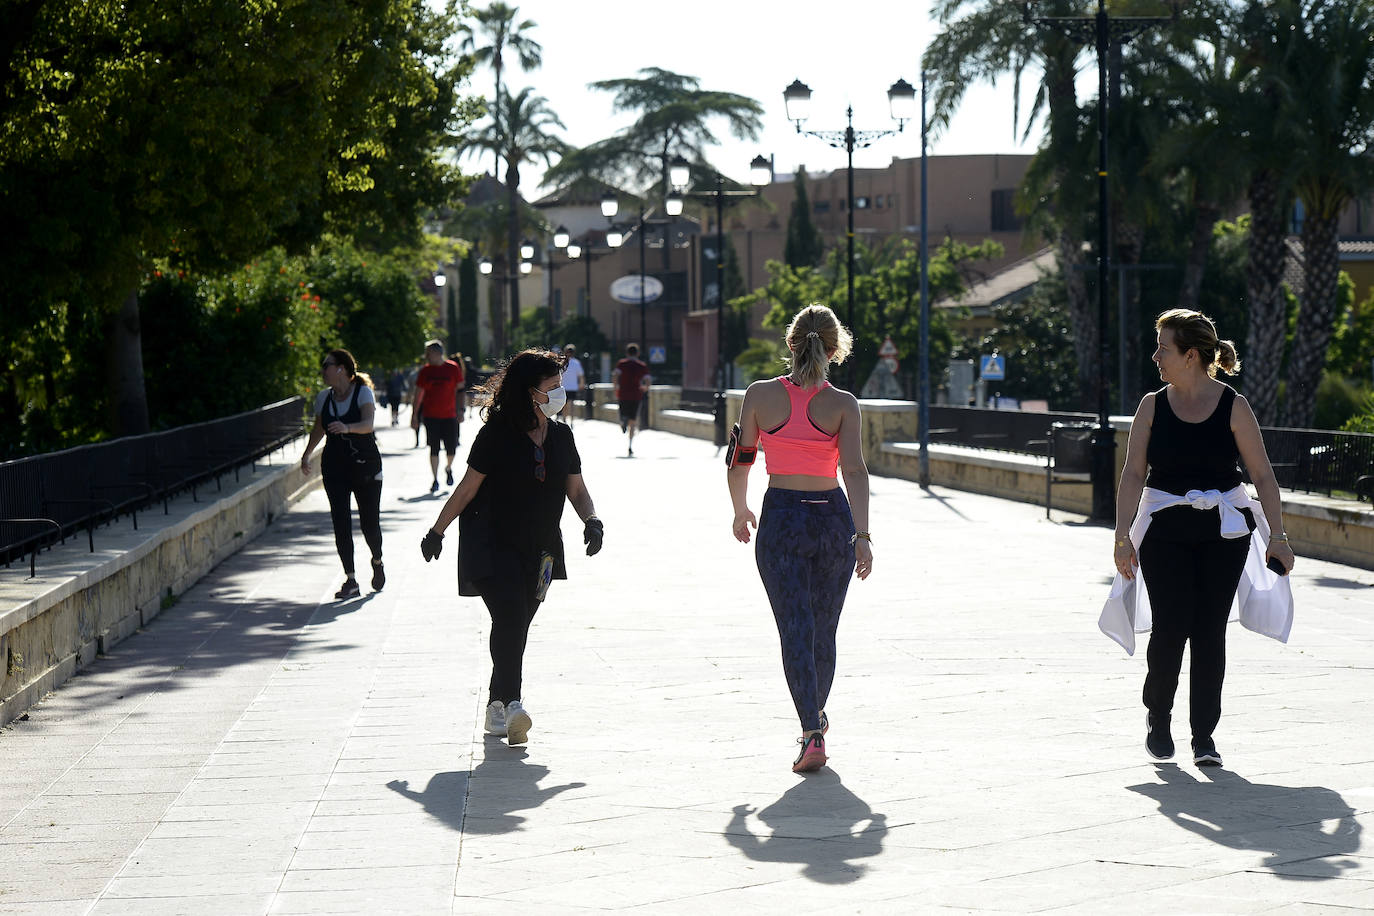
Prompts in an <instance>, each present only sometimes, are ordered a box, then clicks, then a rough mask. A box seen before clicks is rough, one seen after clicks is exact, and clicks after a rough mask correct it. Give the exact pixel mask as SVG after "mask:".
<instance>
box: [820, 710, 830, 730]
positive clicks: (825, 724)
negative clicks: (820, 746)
mask: <svg viewBox="0 0 1374 916" xmlns="http://www.w3.org/2000/svg"><path fill="white" fill-rule="evenodd" d="M828 731H830V717H829V716H827V715H826V714H825V710H824V709H822V710H821V734H822V735H824V734H825V733H826V732H828Z"/></svg>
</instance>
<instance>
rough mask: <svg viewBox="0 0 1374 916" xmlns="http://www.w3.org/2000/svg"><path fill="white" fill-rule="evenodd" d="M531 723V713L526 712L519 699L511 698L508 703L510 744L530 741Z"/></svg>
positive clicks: (507, 724)
mask: <svg viewBox="0 0 1374 916" xmlns="http://www.w3.org/2000/svg"><path fill="white" fill-rule="evenodd" d="M531 724H533V722H532V720H531V719H530V714H529V713H527V712H525V707H524V705H523V704H522V703H521V702H520V701H519V700H511V701H510V702H509V703H508V704H506V741H507V742H508V743H509V744H525V743H526V742H527V741H529V737H530V725H531Z"/></svg>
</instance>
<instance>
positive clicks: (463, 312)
mask: <svg viewBox="0 0 1374 916" xmlns="http://www.w3.org/2000/svg"><path fill="white" fill-rule="evenodd" d="M457 332H458V333H457V339H456V340H455V341H454V344H453V349H454V350H455V351H456V352H459V353H463V354H465V355H467V356H471V357H472V359H473V361H474V362H475V363H478V364H480V363H481V362H482V345H481V342H480V341H479V339H478V336H477V258H476V257H475V256H474V255H473V254H472V252H469V253H468V254H467V255H466V256H464V258H463V260H461V261H459V262H458V327H457Z"/></svg>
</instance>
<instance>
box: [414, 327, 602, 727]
mask: <svg viewBox="0 0 1374 916" xmlns="http://www.w3.org/2000/svg"><path fill="white" fill-rule="evenodd" d="M562 368H563V367H562V361H561V359H560V357H559V356H558V354H556V353H552V352H550V351H547V350H525V351H523V352H522V353H519V354H518V355H516V356H515V357H514V358H513V359H512V360H511V361H510V363H509V365H507V366H506V367H505V368H504V369H502V370H501V371H500V372H498V373H497V374H496V376H495V377H493V378H492V379H491V380H490V381H489V382H488V383H487V385H486V386H485V390H486V392H487V393H488V394H489V399H488V401H487V404H486V406H485V407H483V408H482V411H481V413H482V418H483V420H484V421H485V423H484V425H483V426H482V428H481V429H480V430H479V431H478V432H477V437H476V438H475V439H474V440H473V443H472V449H471V450H470V451H469V452H468V469H467V472H466V473H464V475H463V479H462V480H461V481H459V483H458V487H457V489H455V490H454V491H453V493H452V495H450V496H449V498H448V501H447V502H445V503H444V508H443V509H442V510H441V511H440V512H439V517H438V518H437V519H436V520H435V522H434V527H432V528H431V529H430V530H429V532H428V533H427V534H426V535H425V537H424V539H423V540H422V541H421V544H420V552H421V553H422V554H423V555H424V558H425V561H426V562H428V561H430V560H432V559H435V558H436V557H438V556H439V553H440V551H441V550H442V549H443V543H444V531H445V530H447V528H448V526H449V525H450V524H452V523H453V520H454V519H455V518H456V519H459V523H458V528H459V533H458V537H459V540H458V593H459V594H460V595H480V596H481V598H482V601H483V602H484V603H485V604H486V606H487V612H488V613H489V614H490V615H491V640H490V648H491V664H492V670H491V682H490V684H489V687H488V691H489V692H488V695H487V714H486V731H487V734H490V735H504V736H506V738H507V740H508V741H509V743H510V744H524V743H525V742H526V740H527V739H528V735H529V730H530V725H531V719H530V714H529V711H528V710H527V709H526V708H525V705H524V700H523V694H522V687H523V684H522V681H523V674H524V657H525V643H526V640H527V638H528V636H529V629H530V624H531V623H532V622H533V620H534V614H535V611H537V610H538V608H539V604H540V602H541V601H543V599H544V597H545V593H546V591H547V589H548V587H549V583H550V582H551V581H552V580H554V579H566V578H567V575H568V574H567V569H566V567H565V565H564V562H563V537H562V534H561V532H560V528H559V525H560V521H561V519H562V516H563V501H564V500H565V499H566V500H567V501H568V502H569V503H571V504H572V507H573V509H574V511H576V512H577V517H578V518H579V519H581V520H582V524H583V529H582V541H583V543H584V544H586V546H587V556H592V555H593V554H595V553H596V552H597V551H599V550H600V549H601V538H602V531H603V526H602V524H601V520H600V519H599V518H597V517H596V509H595V507H594V506H593V505H592V497H591V494H590V493H588V492H587V487H586V484H584V483H583V481H582V460H581V458H580V457H579V456H578V454H577V445H576V443H575V442H574V441H573V433H572V429H571V428H569V427H568V426H566V425H564V424H562V423H557V422H553V421H552V420H551V418H552V417H554V416H556V415H557V414H558V410H559V408H561V407H562V406H563V404H564V402H565V400H566V398H567V394H566V392H564V390H563V389H562V387H560V378H559V377H560V374H561V371H562Z"/></svg>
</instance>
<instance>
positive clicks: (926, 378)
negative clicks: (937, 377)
mask: <svg viewBox="0 0 1374 916" xmlns="http://www.w3.org/2000/svg"><path fill="white" fill-rule="evenodd" d="M930 75H931V74H929V73H927V72H926V71H925V70H922V71H921V343H920V357H919V359H918V360H917V361H916V372H917V373H918V374H919V376H920V377H919V379H918V380H917V393H916V396H917V397H919V398H920V399H921V402H920V404H919V405H917V408H916V435H917V438H918V439H919V441H920V443H921V451H920V462H919V471H918V473H917V482H918V483H920V485H921V487H922V488H923V489H926V490H929V489H930V243H929V241H928V240H927V236H926V222H927V217H928V213H929V211H928V210H927V204H928V198H927V194H926V177H927V176H926V128H927V127H928V125H927V124H926V83H927V82H928V80H929V77H930Z"/></svg>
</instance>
